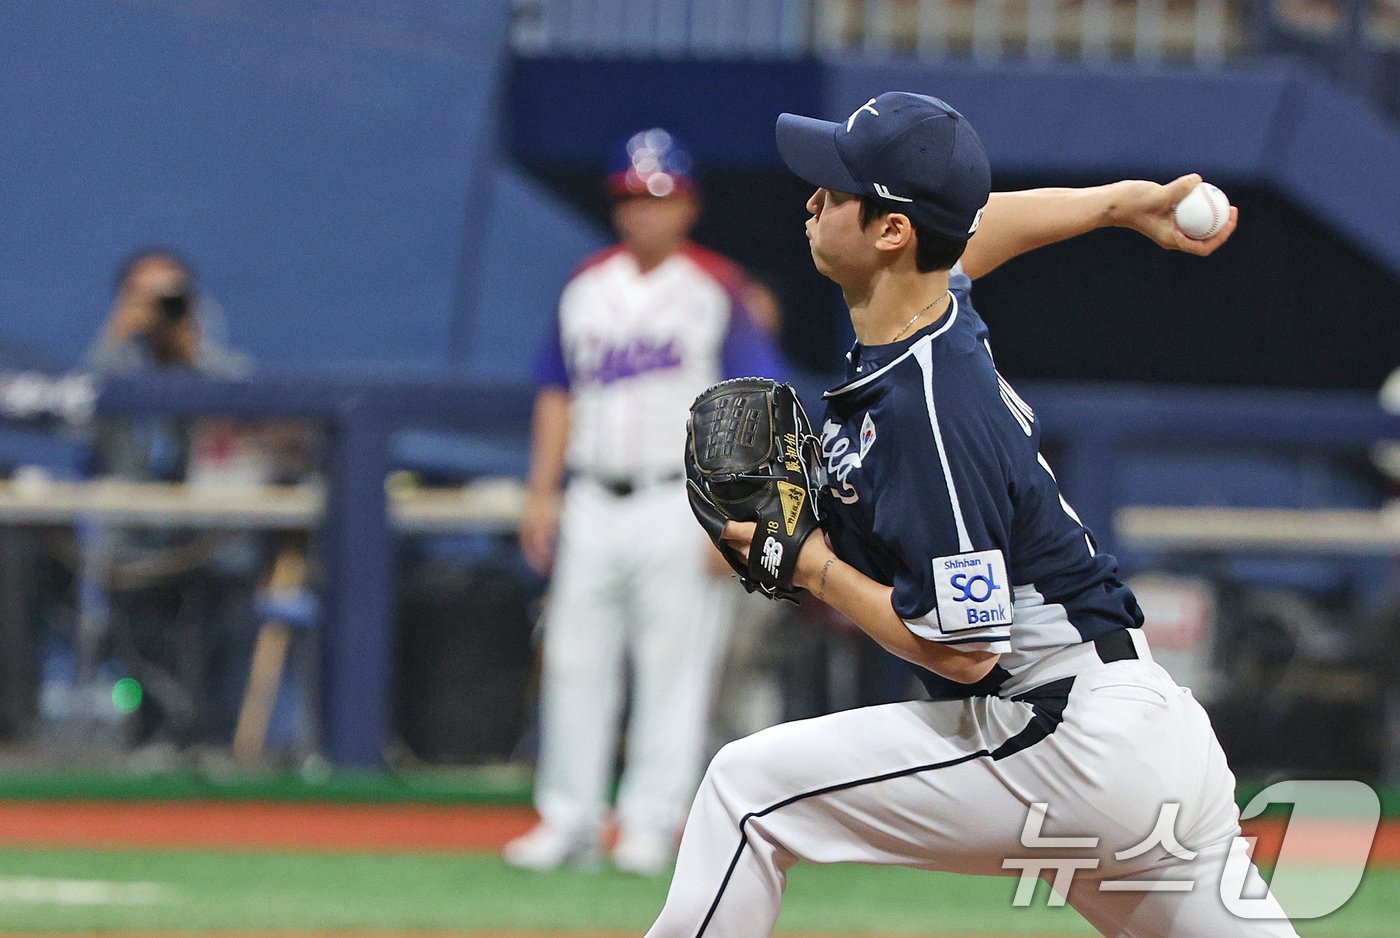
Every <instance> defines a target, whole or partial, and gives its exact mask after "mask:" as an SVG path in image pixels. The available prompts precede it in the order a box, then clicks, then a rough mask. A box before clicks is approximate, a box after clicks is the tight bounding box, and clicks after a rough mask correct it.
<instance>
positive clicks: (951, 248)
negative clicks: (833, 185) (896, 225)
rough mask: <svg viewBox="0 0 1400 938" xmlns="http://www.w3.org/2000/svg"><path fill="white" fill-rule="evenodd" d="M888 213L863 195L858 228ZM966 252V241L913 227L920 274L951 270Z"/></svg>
mask: <svg viewBox="0 0 1400 938" xmlns="http://www.w3.org/2000/svg"><path fill="white" fill-rule="evenodd" d="M889 213H890V209H888V208H886V207H885V206H884V205H882V204H881V203H880V202H878V201H876V200H875V199H874V198H872V197H870V196H868V195H863V196H861V197H860V226H861V227H862V228H866V227H868V226H869V225H870V223H871V222H873V221H875V220H876V219H879V218H884V217H885V216H886V215H888V214H889ZM965 250H967V242H966V241H957V240H954V239H953V238H945V237H943V236H942V235H938V234H934V233H933V232H932V231H929V230H928V229H927V228H924V227H923V226H921V225H917V224H916V225H914V267H915V268H916V269H917V270H918V271H919V273H921V274H928V273H932V272H933V271H935V270H951V269H952V268H953V265H954V264H956V263H957V262H958V258H960V257H962V256H963V251H965Z"/></svg>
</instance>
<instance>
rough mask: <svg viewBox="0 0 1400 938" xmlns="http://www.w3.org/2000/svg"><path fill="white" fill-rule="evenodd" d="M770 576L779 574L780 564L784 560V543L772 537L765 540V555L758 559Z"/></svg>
mask: <svg viewBox="0 0 1400 938" xmlns="http://www.w3.org/2000/svg"><path fill="white" fill-rule="evenodd" d="M758 562H759V563H760V564H762V565H763V569H765V570H767V571H768V575H769V576H774V577H776V576H777V575H778V564H780V563H782V562H783V545H782V544H779V543H778V542H777V541H775V540H773V539H772V538H771V537H770V538H769V539H768V540H766V541H764V542H763V556H762V557H761V558H759V561H758Z"/></svg>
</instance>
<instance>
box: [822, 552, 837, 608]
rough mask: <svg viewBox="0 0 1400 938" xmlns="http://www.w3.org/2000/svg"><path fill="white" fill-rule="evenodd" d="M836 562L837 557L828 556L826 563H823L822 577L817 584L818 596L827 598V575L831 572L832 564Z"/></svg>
mask: <svg viewBox="0 0 1400 938" xmlns="http://www.w3.org/2000/svg"><path fill="white" fill-rule="evenodd" d="M835 562H836V558H835V557H828V558H827V561H826V563H824V564H822V579H821V582H820V583H818V584H817V598H818V599H825V598H826V575H827V574H828V573H830V572H831V565H832V564H834V563H835Z"/></svg>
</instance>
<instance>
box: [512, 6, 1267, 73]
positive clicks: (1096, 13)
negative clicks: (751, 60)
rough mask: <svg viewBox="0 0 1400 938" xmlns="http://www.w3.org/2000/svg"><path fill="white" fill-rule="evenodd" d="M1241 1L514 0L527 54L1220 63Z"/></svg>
mask: <svg viewBox="0 0 1400 938" xmlns="http://www.w3.org/2000/svg"><path fill="white" fill-rule="evenodd" d="M1245 19H1246V8H1245V3H1244V0H517V4H516V19H515V30H514V40H515V48H516V51H517V52H519V53H521V54H524V55H531V54H541V53H547V54H581V55H591V56H600V55H618V54H622V55H654V56H661V57H684V56H704V55H721V56H756V57H772V58H791V57H797V56H803V55H812V54H818V55H819V54H828V53H846V52H861V53H869V54H907V55H917V56H921V57H942V56H946V55H950V54H951V55H966V56H971V57H972V58H974V59H980V60H987V61H1000V60H1003V59H1006V58H1026V59H1029V60H1032V61H1049V60H1052V59H1056V58H1070V59H1079V60H1085V61H1103V60H1107V59H1111V58H1129V59H1133V60H1135V61H1138V62H1142V63H1149V64H1150V63H1153V62H1157V61H1161V60H1162V59H1164V58H1167V57H1173V58H1186V59H1191V60H1193V61H1196V62H1201V63H1213V62H1218V61H1221V60H1222V59H1224V58H1225V57H1226V55H1227V54H1231V53H1234V52H1238V51H1239V50H1241V49H1243V48H1244V47H1245V45H1246V41H1245V36H1246V31H1245V29H1244V23H1245Z"/></svg>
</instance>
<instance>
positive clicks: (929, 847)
mask: <svg viewBox="0 0 1400 938" xmlns="http://www.w3.org/2000/svg"><path fill="white" fill-rule="evenodd" d="M1084 647H1085V648H1087V649H1089V650H1090V651H1092V646H1084ZM1141 647H1142V648H1143V650H1144V651H1145V645H1142V646H1141ZM1081 657H1084V658H1085V662H1084V667H1083V669H1082V670H1080V671H1079V673H1078V674H1077V675H1076V676H1074V677H1073V678H1072V679H1067V680H1072V686H1071V687H1070V689H1069V692H1068V698H1067V703H1063V701H1064V699H1065V698H1064V697H1063V696H1061V698H1060V700H1061V702H1062V712H1061V713H1060V714H1058V715H1057V714H1056V713H1055V710H1056V709H1059V708H1057V707H1056V706H1054V705H1053V703H1051V704H1044V705H1043V709H1042V711H1041V712H1037V710H1036V709H1035V708H1034V707H1033V706H1032V705H1031V703H1029V702H1024V701H1016V700H1007V699H1000V698H976V699H972V700H965V701H940V702H910V703H899V704H890V705H886V706H879V707H867V708H863V709H859V710H851V711H846V712H844V713H835V714H831V715H829V716H824V717H818V718H816V719H813V720H804V721H800V722H795V723H786V724H782V725H780V726H776V727H772V728H770V729H767V730H764V731H762V732H759V733H756V734H754V735H753V736H750V737H748V738H746V739H742V740H739V741H738V742H735V743H731V744H730V745H728V746H726V747H725V748H724V749H723V750H721V751H720V753H719V754H718V755H717V756H716V757H715V759H714V761H713V762H712V763H711V764H710V767H709V771H708V772H707V773H706V775H705V779H704V781H703V782H702V784H701V786H700V792H699V794H698V795H697V796H696V799H695V804H694V807H693V808H692V810H691V813H690V818H689V820H688V821H687V823H686V827H685V834H684V836H683V838H682V841H681V849H680V856H679V859H678V862H677V866H676V872H675V877H674V879H673V880H672V883H671V890H670V893H669V895H668V896H667V899H666V904H665V907H664V908H663V909H662V911H661V914H660V917H659V918H658V919H657V921H656V923H655V925H654V926H653V927H652V929H651V931H650V932H648V934H649V936H651V938H699V936H709V938H747V936H766V935H768V934H769V933H770V932H771V930H772V928H773V924H774V922H775V921H776V919H777V917H778V907H779V904H780V902H781V899H782V893H783V888H784V885H785V883H786V878H787V871H788V869H789V868H790V867H792V865H793V864H794V863H796V862H797V861H799V860H806V861H809V862H814V863H840V862H855V863H870V864H889V865H900V866H910V867H917V868H921V869H930V870H947V871H955V872H966V873H978V874H990V875H1003V876H1005V875H1011V876H1017V875H1019V874H1020V872H1021V866H1013V867H1011V868H1008V867H1007V866H1005V863H1006V861H1008V860H1010V861H1012V862H1013V863H1016V862H1017V861H1019V860H1025V859H1035V860H1048V859H1061V858H1068V859H1076V858H1077V859H1079V860H1081V861H1082V866H1081V867H1080V868H1079V869H1078V870H1077V871H1072V873H1074V874H1075V875H1074V879H1073V887H1072V888H1070V889H1068V900H1069V902H1070V904H1071V905H1073V906H1074V907H1075V908H1076V909H1078V910H1079V911H1080V913H1081V914H1083V915H1084V917H1085V918H1086V919H1088V921H1089V922H1090V923H1091V924H1092V925H1093V926H1094V927H1095V928H1097V929H1098V930H1099V931H1100V932H1101V933H1103V934H1105V935H1112V936H1123V938H1168V936H1170V938H1220V936H1223V935H1231V936H1237V935H1238V936H1268V938H1289V936H1296V932H1295V931H1294V930H1293V927H1292V925H1290V924H1289V923H1288V922H1287V921H1285V920H1282V912H1281V911H1279V920H1277V921H1266V920H1250V921H1246V920H1242V919H1239V918H1236V917H1235V916H1233V915H1232V914H1231V913H1230V912H1229V911H1228V910H1227V909H1226V908H1225V905H1224V903H1223V902H1222V900H1221V899H1220V895H1219V881H1220V872H1221V868H1222V866H1223V863H1224V859H1225V856H1226V854H1227V852H1228V850H1229V847H1230V845H1231V844H1232V843H1233V842H1234V840H1235V838H1236V837H1237V835H1238V833H1239V824H1238V817H1239V814H1238V811H1237V809H1236V807H1235V803H1234V800H1233V794H1234V778H1233V776H1232V775H1231V773H1230V771H1229V768H1228V767H1227V765H1226V763H1225V756H1224V753H1223V752H1222V751H1221V749H1220V746H1219V744H1218V742H1217V741H1216V739H1215V734H1214V732H1213V731H1212V729H1211V727H1210V723H1209V721H1208V719H1207V717H1206V714H1205V712H1204V711H1203V710H1202V709H1201V707H1200V706H1199V705H1198V704H1197V703H1196V701H1195V700H1194V698H1192V697H1191V695H1190V692H1189V691H1186V690H1184V689H1182V688H1180V687H1178V686H1177V685H1176V684H1175V683H1174V682H1173V681H1172V680H1171V678H1170V676H1168V675H1167V673H1166V672H1165V671H1163V670H1162V669H1161V668H1159V667H1158V666H1157V665H1156V664H1154V663H1153V662H1151V661H1150V660H1129V661H1116V662H1113V663H1111V664H1104V663H1102V662H1100V661H1098V660H1097V659H1096V658H1092V656H1087V657H1086V656H1084V655H1082V654H1081ZM1040 690H1041V691H1042V692H1044V691H1046V689H1045V688H1041V689H1040ZM1040 696H1042V697H1043V696H1044V694H1043V693H1042V694H1041V695H1040ZM1059 720H1062V722H1057V721H1059ZM1047 731H1048V732H1047ZM1036 803H1039V804H1042V805H1047V806H1048V807H1047V808H1046V809H1045V814H1044V818H1043V820H1041V821H1039V822H1038V823H1036V824H1035V825H1034V826H1033V827H1032V828H1030V830H1031V836H1030V837H1027V831H1028V827H1027V818H1028V814H1029V813H1030V812H1031V810H1032V809H1031V805H1032V804H1036ZM1166 804H1178V805H1180V809H1179V813H1178V814H1177V816H1176V818H1175V821H1174V823H1173V824H1172V825H1171V828H1172V833H1173V834H1174V836H1175V838H1176V842H1177V843H1179V844H1180V847H1181V848H1184V850H1178V851H1177V852H1178V853H1181V852H1190V853H1193V854H1194V857H1193V858H1192V859H1182V858H1180V857H1179V856H1177V855H1174V853H1173V852H1171V851H1170V850H1169V849H1167V848H1165V847H1162V846H1154V847H1152V848H1151V849H1146V850H1145V851H1139V852H1137V853H1136V854H1134V855H1133V856H1126V854H1133V853H1134V850H1133V848H1135V847H1138V846H1139V845H1140V844H1142V843H1143V842H1144V841H1146V840H1149V839H1150V835H1151V834H1152V832H1153V831H1154V830H1155V829H1156V827H1157V825H1158V822H1159V820H1160V818H1161V817H1162V813H1163V806H1164V805H1166ZM1037 836H1038V837H1048V838H1066V837H1076V838H1086V839H1089V840H1091V841H1092V846H1088V845H1086V844H1080V845H1078V846H1075V847H1065V846H1063V845H1061V846H1058V847H1047V846H1027V843H1026V842H1027V841H1029V842H1030V843H1032V844H1034V843H1036V840H1035V838H1036V837H1037ZM1115 853H1119V854H1120V856H1123V857H1124V858H1123V859H1118V858H1115ZM1090 867H1092V869H1090ZM1248 873H1249V876H1250V877H1251V878H1252V881H1253V882H1255V883H1256V885H1258V886H1259V887H1260V888H1261V889H1262V884H1261V883H1259V882H1258V874H1257V872H1255V871H1254V869H1253V867H1252V866H1251V867H1250V868H1249V871H1248ZM1040 875H1042V876H1044V878H1046V879H1053V871H1046V872H1042V873H1041V874H1040ZM1110 881H1114V882H1123V881H1133V883H1130V886H1131V891H1123V887H1122V886H1109V887H1107V888H1104V886H1105V884H1106V883H1108V882H1110ZM1148 882H1157V883H1167V882H1173V883H1176V884H1177V885H1175V886H1172V887H1167V888H1172V889H1174V890H1178V891H1148V890H1146V888H1145V884H1147V883H1148ZM1186 883H1189V884H1190V885H1189V887H1187V886H1183V885H1182V884H1186ZM1134 884H1135V885H1134ZM1183 888H1187V889H1189V891H1179V890H1182V889H1183ZM1012 892H1013V888H1012V887H1011V886H1010V884H1008V890H1007V893H1008V902H1009V901H1010V897H1011V895H1012ZM1254 894H1255V893H1253V892H1246V893H1245V895H1247V896H1253V895H1254ZM1269 901H1270V902H1272V899H1270V900H1269ZM929 903H930V908H929V914H930V921H931V922H932V921H934V920H936V919H935V917H936V915H937V913H938V910H937V907H936V903H937V898H936V897H934V896H931V897H930V900H929ZM1275 905H1276V903H1275ZM1026 914H1027V915H1035V914H1036V913H1035V911H1034V910H1033V909H1028V910H1027V912H1026Z"/></svg>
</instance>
